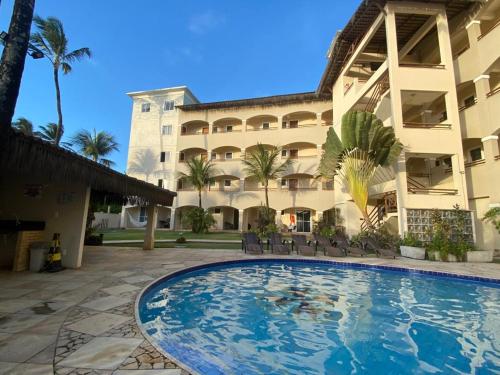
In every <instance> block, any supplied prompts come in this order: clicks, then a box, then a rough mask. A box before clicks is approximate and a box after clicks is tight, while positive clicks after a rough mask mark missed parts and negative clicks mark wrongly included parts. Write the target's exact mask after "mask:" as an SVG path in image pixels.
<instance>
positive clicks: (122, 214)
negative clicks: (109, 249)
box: [120, 206, 127, 229]
mask: <svg viewBox="0 0 500 375" xmlns="http://www.w3.org/2000/svg"><path fill="white" fill-rule="evenodd" d="M126 227H127V206H122V212H120V228H122V229H125V228H126Z"/></svg>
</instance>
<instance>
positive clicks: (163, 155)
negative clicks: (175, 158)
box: [160, 151, 170, 163]
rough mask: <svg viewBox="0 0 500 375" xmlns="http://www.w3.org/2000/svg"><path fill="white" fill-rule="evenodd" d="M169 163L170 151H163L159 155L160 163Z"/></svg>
mask: <svg viewBox="0 0 500 375" xmlns="http://www.w3.org/2000/svg"><path fill="white" fill-rule="evenodd" d="M169 161H170V151H163V152H162V153H161V154H160V162H161V163H164V162H167V163H168V162H169Z"/></svg>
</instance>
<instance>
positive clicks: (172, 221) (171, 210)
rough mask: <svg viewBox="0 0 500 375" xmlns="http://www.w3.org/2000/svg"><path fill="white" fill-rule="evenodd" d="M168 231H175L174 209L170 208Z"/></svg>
mask: <svg viewBox="0 0 500 375" xmlns="http://www.w3.org/2000/svg"><path fill="white" fill-rule="evenodd" d="M170 230H175V208H174V207H170Z"/></svg>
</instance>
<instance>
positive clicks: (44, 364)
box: [0, 246, 500, 375]
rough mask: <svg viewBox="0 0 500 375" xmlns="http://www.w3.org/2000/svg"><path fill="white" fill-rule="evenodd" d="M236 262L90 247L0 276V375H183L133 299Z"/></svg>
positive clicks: (454, 266) (420, 264)
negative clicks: (54, 266)
mask: <svg viewBox="0 0 500 375" xmlns="http://www.w3.org/2000/svg"><path fill="white" fill-rule="evenodd" d="M267 256H268V255H266V256H265V257H267ZM257 257H258V256H257ZM260 257H262V256H260ZM291 257H297V256H291ZM241 258H255V256H249V255H244V254H242V253H241V252H239V251H236V250H194V249H156V250H154V251H142V250H139V249H137V248H117V247H109V246H107V247H92V248H90V247H89V248H86V249H85V253H84V260H83V266H82V268H81V269H79V270H65V271H63V272H59V273H54V274H40V273H29V272H22V273H12V272H0V285H1V286H2V288H1V289H0V374H9V375H10V374H14V375H15V374H19V375H24V374H34V375H46V374H47V375H49V374H58V375H59V374H61V375H62V374H109V375H127V374H129V375H187V374H188V372H186V371H185V370H182V369H181V368H179V367H178V366H177V365H176V364H175V363H173V362H172V361H170V360H169V359H168V358H166V357H165V356H163V355H162V354H161V353H160V352H159V351H157V350H156V349H155V348H154V347H153V346H152V345H151V344H150V343H149V342H148V341H147V340H146V339H145V338H144V337H143V336H142V334H141V332H140V330H139V328H138V327H137V325H136V322H135V317H134V306H135V305H134V303H135V299H136V298H137V295H138V294H139V292H140V291H141V290H142V289H143V288H144V287H145V286H147V285H148V284H149V283H151V281H152V280H154V279H155V278H158V277H160V276H162V275H165V274H167V273H170V272H173V271H175V270H178V269H182V268H185V267H191V266H195V265H199V264H203V263H210V262H216V261H224V260H233V259H241ZM336 260H339V261H356V262H359V263H368V264H379V265H394V266H398V267H408V268H418V269H426V270H430V271H439V272H450V273H457V274H464V275H471V276H483V277H488V278H500V264H491V263H490V264H473V263H438V262H427V261H415V260H410V259H396V260H394V259H379V258H356V259H352V258H342V259H338V258H337V259H336Z"/></svg>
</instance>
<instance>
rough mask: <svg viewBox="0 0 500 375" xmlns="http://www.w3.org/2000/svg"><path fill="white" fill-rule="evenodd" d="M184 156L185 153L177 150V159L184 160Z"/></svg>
mask: <svg viewBox="0 0 500 375" xmlns="http://www.w3.org/2000/svg"><path fill="white" fill-rule="evenodd" d="M185 158H186V155H185V154H184V153H183V152H179V161H184V160H185Z"/></svg>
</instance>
